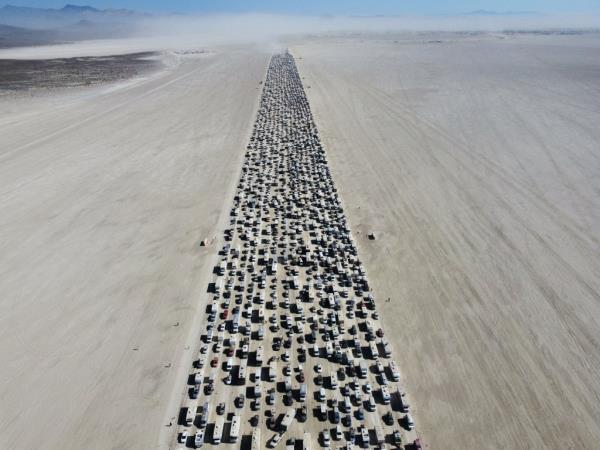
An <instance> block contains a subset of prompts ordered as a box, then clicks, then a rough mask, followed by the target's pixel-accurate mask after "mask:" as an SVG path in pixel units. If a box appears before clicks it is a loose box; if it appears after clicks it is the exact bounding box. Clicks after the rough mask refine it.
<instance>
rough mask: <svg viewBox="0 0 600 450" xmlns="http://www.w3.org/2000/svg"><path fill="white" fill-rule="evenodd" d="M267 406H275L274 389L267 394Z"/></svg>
mask: <svg viewBox="0 0 600 450" xmlns="http://www.w3.org/2000/svg"><path fill="white" fill-rule="evenodd" d="M266 401H267V405H274V404H275V392H274V391H273V389H271V390H270V391H269V392H268V393H267V398H266Z"/></svg>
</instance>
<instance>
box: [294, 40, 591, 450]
mask: <svg viewBox="0 0 600 450" xmlns="http://www.w3.org/2000/svg"><path fill="white" fill-rule="evenodd" d="M426 40H427V39H425V38H423V39H420V42H407V41H403V40H400V41H398V42H394V39H388V40H385V41H384V40H381V39H365V38H357V39H355V40H347V39H346V40H333V39H324V40H317V39H314V40H312V41H311V42H309V43H305V44H300V45H295V46H294V47H293V49H292V50H293V53H294V55H295V56H296V58H297V63H298V66H299V70H300V74H301V76H303V77H305V80H304V82H305V86H307V93H308V96H309V99H310V101H311V107H312V109H313V112H314V113H315V115H316V119H317V124H318V127H319V129H320V131H321V134H322V135H323V138H324V143H325V145H326V148H327V151H328V154H329V156H330V164H331V166H332V172H333V175H334V179H335V182H336V185H337V186H338V188H339V189H340V195H341V198H342V201H343V202H344V204H345V210H346V214H347V216H348V217H349V220H350V224H351V226H352V229H353V231H354V232H355V233H356V232H361V233H362V236H363V237H362V238H361V237H360V236H359V239H358V240H359V246H360V249H359V254H360V255H361V256H362V258H363V259H365V265H366V268H367V271H368V273H369V276H370V278H371V279H372V281H373V286H374V289H375V293H376V296H377V298H379V299H385V298H387V297H390V298H391V301H390V302H389V303H385V302H383V303H382V302H380V304H379V308H381V309H382V312H383V314H382V316H383V318H384V323H385V326H386V330H387V335H388V336H390V335H393V336H395V348H396V349H397V350H398V355H399V357H400V358H401V359H400V361H399V363H400V368H401V370H402V371H403V373H404V374H405V376H406V379H407V380H406V388H407V390H408V391H409V392H410V393H411V394H412V396H413V400H414V402H413V403H414V405H415V406H416V408H417V413H416V419H417V424H418V427H419V430H420V431H421V432H422V434H423V435H424V437H425V441H426V442H427V443H429V444H430V446H431V448H472V449H475V448H477V449H481V448H489V449H496V448H502V447H504V448H557V449H558V448H561V449H564V448H597V445H598V440H599V439H600V422H598V417H600V401H599V400H600V377H598V373H600V351H599V350H598V349H599V348H600V323H599V322H600V301H599V300H600V294H599V292H600V252H599V251H598V250H599V248H598V247H599V245H598V243H599V240H600V195H599V194H600V183H599V179H600V178H599V177H598V175H599V169H600V161H599V159H598V158H599V155H598V142H600V129H599V127H598V125H597V124H598V123H600V103H599V101H598V99H599V98H600V96H599V94H600V81H599V80H600V79H599V78H598V73H600V72H599V71H600V64H599V63H598V61H599V58H598V56H600V40H599V39H597V37H593V36H592V37H590V36H587V37H564V38H560V37H544V36H541V37H513V38H509V39H505V40H500V39H483V40H482V39H478V38H471V39H468V40H464V41H463V40H456V39H451V40H447V41H446V40H445V39H443V40H442V41H443V42H429V43H427V42H424V41H426ZM436 40H437V38H433V39H432V41H436ZM370 231H374V232H375V233H376V235H377V240H376V241H368V240H366V239H365V238H364V233H366V232H370Z"/></svg>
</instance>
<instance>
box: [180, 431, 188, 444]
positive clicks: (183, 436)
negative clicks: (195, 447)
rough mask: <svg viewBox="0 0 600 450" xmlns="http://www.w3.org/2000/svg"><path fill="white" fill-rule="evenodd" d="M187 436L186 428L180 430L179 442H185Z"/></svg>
mask: <svg viewBox="0 0 600 450" xmlns="http://www.w3.org/2000/svg"><path fill="white" fill-rule="evenodd" d="M187 438H188V432H187V430H182V431H181V433H179V443H180V444H185V443H186V442H187Z"/></svg>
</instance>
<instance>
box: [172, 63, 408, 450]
mask: <svg viewBox="0 0 600 450" xmlns="http://www.w3.org/2000/svg"><path fill="white" fill-rule="evenodd" d="M229 216H230V223H229V226H228V228H227V229H226V230H225V232H224V238H225V245H224V246H223V247H222V248H221V249H220V251H219V255H218V261H217V263H216V266H215V268H214V282H212V283H211V286H210V287H209V291H210V296H211V297H212V298H210V299H209V301H208V304H207V310H206V313H207V314H206V327H205V329H204V331H203V333H202V336H201V340H200V346H199V349H198V354H197V357H196V358H195V360H194V363H193V368H192V370H191V372H190V376H189V378H188V386H187V393H186V398H185V400H184V403H183V405H182V408H181V411H180V417H179V422H178V435H177V439H178V441H179V444H180V445H183V446H185V447H192V448H193V447H196V448H198V447H202V446H204V445H212V446H219V447H221V446H231V447H232V448H240V447H241V446H242V442H245V444H244V445H245V447H243V448H251V449H253V450H254V449H260V448H264V447H270V448H276V447H283V446H284V445H286V446H287V447H288V448H302V449H311V448H319V447H331V446H332V445H335V446H337V447H338V448H347V449H350V448H354V447H355V446H358V447H360V448H386V446H395V447H407V448H420V443H419V440H418V439H417V438H416V435H415V432H414V430H413V429H414V423H413V419H412V417H411V414H410V412H409V409H410V408H409V404H408V401H407V400H406V396H405V393H404V391H403V389H402V387H401V386H400V384H399V382H400V380H401V377H400V372H399V369H398V367H397V365H396V362H395V361H394V359H393V358H392V349H391V347H390V343H389V342H388V340H387V338H386V336H385V333H384V331H383V328H382V326H381V323H380V321H379V316H378V314H377V310H376V303H375V299H374V297H373V294H372V292H371V287H370V285H369V282H368V280H367V277H366V275H365V271H364V268H363V266H362V264H361V261H360V259H359V257H358V254H357V250H356V247H355V245H354V242H353V239H352V236H351V234H350V229H349V227H348V224H347V221H346V218H345V216H344V213H343V209H342V205H341V203H340V201H339V199H338V196H337V191H336V188H335V186H334V184H333V179H332V176H331V174H330V172H329V168H328V166H327V159H326V155H325V152H324V150H323V148H322V146H321V143H320V139H319V136H318V133H317V129H316V126H315V123H314V121H313V117H312V114H311V112H310V108H309V104H308V100H307V98H306V95H305V93H304V89H303V87H302V82H301V80H300V77H299V75H298V71H297V69H296V66H295V63H294V60H293V58H292V56H291V55H290V54H288V53H285V54H280V55H275V56H273V58H272V60H271V63H270V67H269V70H268V73H267V77H266V81H265V83H264V88H263V93H262V98H261V102H260V107H259V110H258V116H257V120H256V123H255V126H254V130H253V133H252V136H251V138H250V143H249V145H248V148H247V152H246V157H245V160H244V163H243V167H242V174H241V177H240V180H239V184H238V186H237V191H236V194H235V198H234V202H233V206H232V208H231V210H230V212H229Z"/></svg>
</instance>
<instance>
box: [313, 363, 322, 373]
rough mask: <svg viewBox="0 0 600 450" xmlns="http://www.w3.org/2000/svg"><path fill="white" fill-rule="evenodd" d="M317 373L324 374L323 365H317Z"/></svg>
mask: <svg viewBox="0 0 600 450" xmlns="http://www.w3.org/2000/svg"><path fill="white" fill-rule="evenodd" d="M315 372H317V373H321V372H323V366H321V364H316V365H315Z"/></svg>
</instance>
